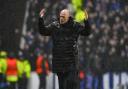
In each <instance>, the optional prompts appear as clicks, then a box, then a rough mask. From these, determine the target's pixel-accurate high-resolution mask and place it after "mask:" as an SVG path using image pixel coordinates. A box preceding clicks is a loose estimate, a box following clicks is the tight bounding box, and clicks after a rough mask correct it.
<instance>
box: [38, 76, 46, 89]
mask: <svg viewBox="0 0 128 89" xmlns="http://www.w3.org/2000/svg"><path fill="white" fill-rule="evenodd" d="M39 79H40V85H39V89H45V88H46V75H45V74H39Z"/></svg>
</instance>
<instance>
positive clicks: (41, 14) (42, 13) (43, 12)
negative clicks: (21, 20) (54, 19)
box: [40, 8, 45, 17]
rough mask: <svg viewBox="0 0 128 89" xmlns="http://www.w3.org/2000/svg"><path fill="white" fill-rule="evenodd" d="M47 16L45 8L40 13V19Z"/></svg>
mask: <svg viewBox="0 0 128 89" xmlns="http://www.w3.org/2000/svg"><path fill="white" fill-rule="evenodd" d="M44 14H45V9H44V8H43V9H42V10H41V11H40V17H43V16H44Z"/></svg>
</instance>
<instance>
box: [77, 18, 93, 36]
mask: <svg viewBox="0 0 128 89" xmlns="http://www.w3.org/2000/svg"><path fill="white" fill-rule="evenodd" d="M75 29H76V30H77V32H78V33H79V34H80V35H82V36H89V35H90V33H91V26H90V24H89V21H88V20H86V21H84V25H81V24H80V23H76V25H75Z"/></svg>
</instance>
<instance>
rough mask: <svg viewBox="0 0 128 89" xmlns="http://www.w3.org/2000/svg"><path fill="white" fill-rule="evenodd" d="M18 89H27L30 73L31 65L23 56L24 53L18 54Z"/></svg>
mask: <svg viewBox="0 0 128 89" xmlns="http://www.w3.org/2000/svg"><path fill="white" fill-rule="evenodd" d="M18 63H19V65H18V66H19V67H20V69H19V71H20V72H19V85H18V87H19V89H27V88H28V80H29V78H30V75H31V65H30V63H29V61H28V59H26V58H25V57H24V55H23V54H22V55H20V56H19V60H18Z"/></svg>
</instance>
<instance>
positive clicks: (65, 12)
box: [60, 9, 69, 24]
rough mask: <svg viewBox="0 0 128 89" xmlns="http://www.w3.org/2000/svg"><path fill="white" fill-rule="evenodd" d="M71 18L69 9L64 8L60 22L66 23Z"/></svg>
mask: <svg viewBox="0 0 128 89" xmlns="http://www.w3.org/2000/svg"><path fill="white" fill-rule="evenodd" d="M68 20H69V11H68V10H67V9H64V10H62V11H61V12H60V24H65V23H67V22H68Z"/></svg>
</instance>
